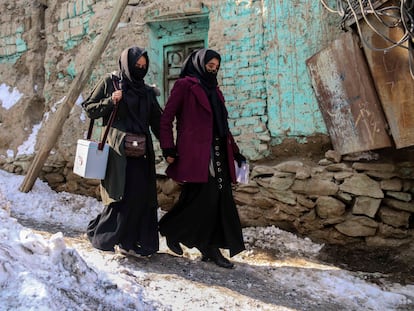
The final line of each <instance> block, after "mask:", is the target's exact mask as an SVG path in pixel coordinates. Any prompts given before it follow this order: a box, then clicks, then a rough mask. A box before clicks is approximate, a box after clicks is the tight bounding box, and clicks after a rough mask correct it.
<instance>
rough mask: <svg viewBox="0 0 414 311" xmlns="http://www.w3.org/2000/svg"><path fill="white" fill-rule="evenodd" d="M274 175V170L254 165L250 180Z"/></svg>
mask: <svg viewBox="0 0 414 311" xmlns="http://www.w3.org/2000/svg"><path fill="white" fill-rule="evenodd" d="M274 174H275V170H274V169H273V168H272V167H270V166H265V165H256V166H254V167H253V169H252V171H251V173H250V178H251V179H253V178H256V177H263V176H264V177H270V176H273V175H274Z"/></svg>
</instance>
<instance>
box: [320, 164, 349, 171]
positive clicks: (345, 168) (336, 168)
mask: <svg viewBox="0 0 414 311" xmlns="http://www.w3.org/2000/svg"><path fill="white" fill-rule="evenodd" d="M325 170H327V171H328V172H352V168H350V167H348V165H346V164H345V163H336V164H330V165H328V166H326V167H325Z"/></svg>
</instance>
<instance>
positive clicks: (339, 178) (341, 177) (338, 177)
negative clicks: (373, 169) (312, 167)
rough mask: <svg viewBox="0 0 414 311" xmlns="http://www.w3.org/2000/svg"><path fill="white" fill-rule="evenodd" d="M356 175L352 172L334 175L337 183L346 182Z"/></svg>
mask: <svg viewBox="0 0 414 311" xmlns="http://www.w3.org/2000/svg"><path fill="white" fill-rule="evenodd" d="M352 175H354V173H352V172H338V173H335V174H334V175H333V177H334V179H335V180H337V181H344V180H345V179H346V178H350V177H352Z"/></svg>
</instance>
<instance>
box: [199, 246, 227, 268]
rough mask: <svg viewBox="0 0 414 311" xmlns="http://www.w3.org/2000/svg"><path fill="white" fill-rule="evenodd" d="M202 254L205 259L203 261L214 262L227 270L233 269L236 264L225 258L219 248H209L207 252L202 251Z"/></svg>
mask: <svg viewBox="0 0 414 311" xmlns="http://www.w3.org/2000/svg"><path fill="white" fill-rule="evenodd" d="M201 253H202V254H203V257H202V258H201V260H202V261H212V262H214V263H215V264H216V265H217V266H219V267H222V268H226V269H231V268H233V267H234V264H233V263H231V262H230V261H229V260H228V259H227V258H225V257H224V256H223V254H222V253H221V252H220V250H219V249H218V248H217V247H209V248H208V249H207V250H205V251H202V252H201Z"/></svg>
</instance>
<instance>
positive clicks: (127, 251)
mask: <svg viewBox="0 0 414 311" xmlns="http://www.w3.org/2000/svg"><path fill="white" fill-rule="evenodd" d="M118 251H119V252H120V253H121V254H122V255H124V256H132V257H136V258H144V257H151V255H152V254H154V253H155V252H153V251H144V250H143V249H141V248H140V247H137V246H136V247H132V248H125V247H123V246H122V245H121V244H119V245H118Z"/></svg>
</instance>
